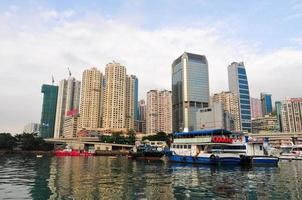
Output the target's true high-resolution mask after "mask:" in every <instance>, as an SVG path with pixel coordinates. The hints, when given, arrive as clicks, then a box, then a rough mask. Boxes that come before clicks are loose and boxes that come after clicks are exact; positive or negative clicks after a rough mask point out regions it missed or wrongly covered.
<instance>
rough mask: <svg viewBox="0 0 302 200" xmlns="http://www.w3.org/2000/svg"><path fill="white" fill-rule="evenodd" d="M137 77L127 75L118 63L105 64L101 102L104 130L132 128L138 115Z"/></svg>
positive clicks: (124, 68)
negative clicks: (102, 99)
mask: <svg viewBox="0 0 302 200" xmlns="http://www.w3.org/2000/svg"><path fill="white" fill-rule="evenodd" d="M137 114H138V79H137V77H136V76H135V75H127V73H126V67H124V66H122V65H121V64H120V63H117V62H114V61H113V62H112V63H109V64H107V66H106V69H105V90H104V104H103V123H102V124H103V126H102V128H103V129H104V130H107V131H110V130H115V131H118V130H120V131H123V132H124V131H126V130H130V129H134V123H135V119H136V118H137V117H138V116H137Z"/></svg>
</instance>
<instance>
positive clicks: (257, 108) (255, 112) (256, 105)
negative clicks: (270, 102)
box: [250, 97, 262, 119]
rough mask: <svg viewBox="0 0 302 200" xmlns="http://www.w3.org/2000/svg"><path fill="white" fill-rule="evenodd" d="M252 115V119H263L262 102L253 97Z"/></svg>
mask: <svg viewBox="0 0 302 200" xmlns="http://www.w3.org/2000/svg"><path fill="white" fill-rule="evenodd" d="M250 100H251V114H252V116H251V117H252V119H256V118H258V117H262V108H261V100H260V99H257V98H253V97H251V99H250Z"/></svg>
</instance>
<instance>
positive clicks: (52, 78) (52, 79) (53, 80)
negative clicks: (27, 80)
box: [51, 75, 55, 85]
mask: <svg viewBox="0 0 302 200" xmlns="http://www.w3.org/2000/svg"><path fill="white" fill-rule="evenodd" d="M51 83H52V85H53V84H54V83H55V79H54V77H53V75H51Z"/></svg>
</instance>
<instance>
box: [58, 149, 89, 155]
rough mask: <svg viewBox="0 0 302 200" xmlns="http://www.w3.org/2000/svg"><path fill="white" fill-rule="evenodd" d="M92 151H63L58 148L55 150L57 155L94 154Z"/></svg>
mask: <svg viewBox="0 0 302 200" xmlns="http://www.w3.org/2000/svg"><path fill="white" fill-rule="evenodd" d="M93 155H94V153H91V152H79V151H63V150H58V151H56V152H55V156H93Z"/></svg>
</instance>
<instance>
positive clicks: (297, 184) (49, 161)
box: [0, 155, 302, 200]
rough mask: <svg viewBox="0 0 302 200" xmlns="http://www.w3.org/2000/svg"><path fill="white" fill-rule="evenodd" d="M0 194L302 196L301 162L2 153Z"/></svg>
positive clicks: (26, 196)
mask: <svg viewBox="0 0 302 200" xmlns="http://www.w3.org/2000/svg"><path fill="white" fill-rule="evenodd" d="M0 199H287V200H289V199H302V161H292V162H289V161H280V162H279V166H278V167H252V168H243V167H239V166H236V167H234V166H228V167H224V166H204V165H188V164H177V163H169V162H167V161H149V162H148V161H136V160H131V159H128V158H127V157H52V156H44V157H42V158H36V157H35V156H21V155H10V156H1V157H0Z"/></svg>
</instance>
